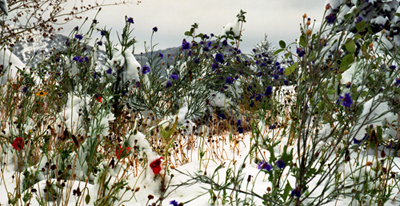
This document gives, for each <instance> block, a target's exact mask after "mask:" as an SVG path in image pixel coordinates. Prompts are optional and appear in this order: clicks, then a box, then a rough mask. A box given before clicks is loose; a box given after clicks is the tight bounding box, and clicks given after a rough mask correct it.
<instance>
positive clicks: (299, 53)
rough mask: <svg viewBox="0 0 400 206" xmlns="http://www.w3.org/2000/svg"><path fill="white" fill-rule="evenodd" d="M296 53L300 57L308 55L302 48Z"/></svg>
mask: <svg viewBox="0 0 400 206" xmlns="http://www.w3.org/2000/svg"><path fill="white" fill-rule="evenodd" d="M296 53H297V55H299V57H303V56H304V54H306V52H305V51H304V50H303V49H302V48H297V49H296Z"/></svg>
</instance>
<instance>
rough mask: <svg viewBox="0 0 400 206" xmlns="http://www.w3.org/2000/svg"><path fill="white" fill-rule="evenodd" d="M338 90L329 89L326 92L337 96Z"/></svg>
mask: <svg viewBox="0 0 400 206" xmlns="http://www.w3.org/2000/svg"><path fill="white" fill-rule="evenodd" d="M335 92H336V90H335V89H329V90H328V91H326V93H327V94H330V95H332V94H335Z"/></svg>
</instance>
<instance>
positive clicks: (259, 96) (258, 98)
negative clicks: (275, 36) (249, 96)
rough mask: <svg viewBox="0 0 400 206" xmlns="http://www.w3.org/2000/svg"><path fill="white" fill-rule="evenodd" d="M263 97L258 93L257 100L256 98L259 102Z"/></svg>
mask: <svg viewBox="0 0 400 206" xmlns="http://www.w3.org/2000/svg"><path fill="white" fill-rule="evenodd" d="M261 99H262V96H261V94H258V95H257V97H256V99H255V100H256V102H257V101H260V100H261Z"/></svg>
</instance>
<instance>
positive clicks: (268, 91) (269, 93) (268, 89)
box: [264, 86, 272, 96]
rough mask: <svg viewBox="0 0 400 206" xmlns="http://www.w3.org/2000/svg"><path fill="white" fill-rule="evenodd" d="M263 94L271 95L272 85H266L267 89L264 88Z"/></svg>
mask: <svg viewBox="0 0 400 206" xmlns="http://www.w3.org/2000/svg"><path fill="white" fill-rule="evenodd" d="M264 94H265V96H269V95H271V94H272V87H271V86H268V87H267V89H266V90H265V93H264Z"/></svg>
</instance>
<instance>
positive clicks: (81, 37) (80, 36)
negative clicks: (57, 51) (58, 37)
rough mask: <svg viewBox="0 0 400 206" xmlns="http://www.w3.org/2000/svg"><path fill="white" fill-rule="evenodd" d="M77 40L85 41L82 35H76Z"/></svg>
mask: <svg viewBox="0 0 400 206" xmlns="http://www.w3.org/2000/svg"><path fill="white" fill-rule="evenodd" d="M75 38H77V39H79V40H81V39H83V36H82V35H80V34H75Z"/></svg>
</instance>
